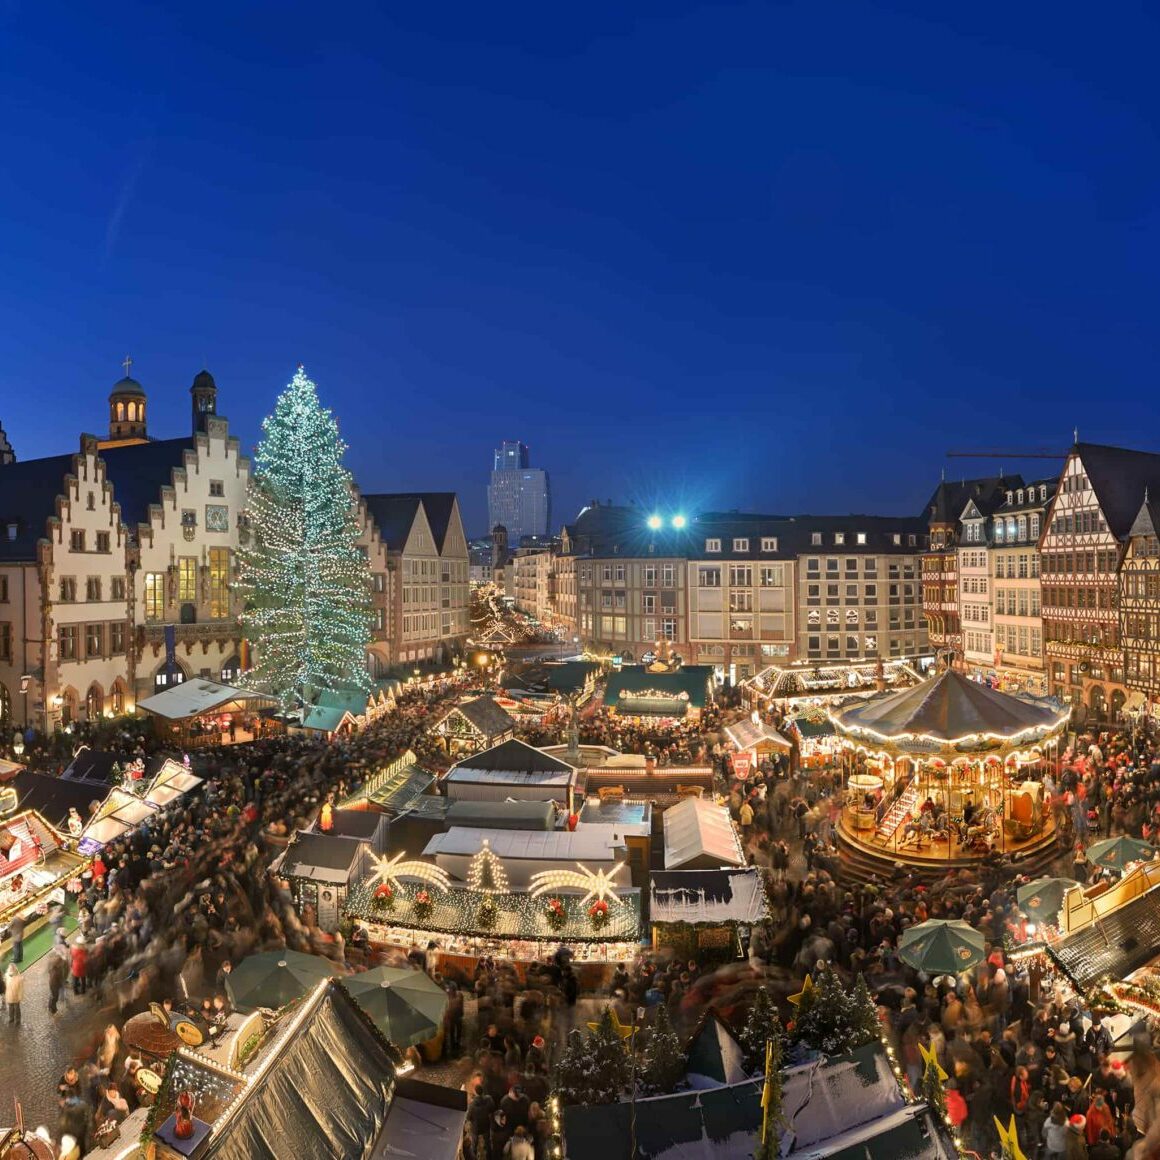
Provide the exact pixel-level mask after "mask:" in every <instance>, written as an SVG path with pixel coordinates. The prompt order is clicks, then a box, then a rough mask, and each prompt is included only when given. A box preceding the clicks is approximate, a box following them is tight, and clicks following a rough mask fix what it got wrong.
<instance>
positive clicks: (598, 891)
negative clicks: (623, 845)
mask: <svg viewBox="0 0 1160 1160" xmlns="http://www.w3.org/2000/svg"><path fill="white" fill-rule="evenodd" d="M576 865H577V866H579V867H580V869H579V870H578V871H577V870H541V871H540V872H539V873H538V874H533V875H532V879H531V886H532V889H531V896H532V897H533V898H538V897H539V896H540V895H541V894H547V893H548V891H550V890H559V889H561V888H565V889H566V888H568V887H572V888H573V889H576V890H586V891H587V892H588V893H587V894H585V895H584V897H583V898H582V899H580V905H581V906H584V905H586V904H587V903H588V902H589V901H591V900H592V899H596V900H597V901H599V902H619V901H620V899H619V898H617V896H616V883H615V882H614V881H613V879H614V878H615V877H616V876H617V874H619V873H620V871H621V870H623V869H624V863H623V862H617V864H616V865H615V866H613V868H612V869H611V870H596V871H592V870H589V869H588V868H587V867H586V866H584V865H582V864H581V863H580V862H577V863H576Z"/></svg>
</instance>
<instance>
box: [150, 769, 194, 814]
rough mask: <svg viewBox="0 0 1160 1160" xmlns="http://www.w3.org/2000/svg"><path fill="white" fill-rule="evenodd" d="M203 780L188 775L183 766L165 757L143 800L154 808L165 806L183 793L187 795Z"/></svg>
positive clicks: (190, 774)
mask: <svg viewBox="0 0 1160 1160" xmlns="http://www.w3.org/2000/svg"><path fill="white" fill-rule="evenodd" d="M203 780H204V779H203V778H200V777H196V776H195V775H194V774H192V773H190V772H189V770H188V769H186V768H185V766H184V765H181V764H179V763H178V762H176V761H174V760H172V758H168V757H167V758H166V759H165V761H164V762H163V763H162V765H161V768H160V769H159V770H158V771H157V776H156V777H154V779H153V784H152V785H150V786H149V789H148V790H147V791H146V793H145V800H146V801H147V802H151V803H152V804H153V805H155V806H167V805H169V803H170V802H171V801H173V800H175V799H176V798H179V797H181V795H182V794H183V793H189V791H190V790H191V789H194V788H196V787H197V786H199V785H201V783H202V781H203Z"/></svg>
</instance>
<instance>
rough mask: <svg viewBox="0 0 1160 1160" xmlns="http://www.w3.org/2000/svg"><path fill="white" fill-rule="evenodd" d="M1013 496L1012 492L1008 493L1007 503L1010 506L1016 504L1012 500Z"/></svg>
mask: <svg viewBox="0 0 1160 1160" xmlns="http://www.w3.org/2000/svg"><path fill="white" fill-rule="evenodd" d="M1012 494H1013V493H1012V492H1008V493H1007V502H1008V503H1009V504H1010V503H1012V502H1014V501H1013V500H1012Z"/></svg>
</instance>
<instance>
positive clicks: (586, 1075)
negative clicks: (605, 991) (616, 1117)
mask: <svg viewBox="0 0 1160 1160" xmlns="http://www.w3.org/2000/svg"><path fill="white" fill-rule="evenodd" d="M553 1080H554V1082H555V1087H556V1093H557V1095H559V1097H560V1099H561V1100H562V1101H563V1102H564V1103H565V1104H582V1105H591V1104H612V1103H615V1102H616V1101H617V1100H618V1099H619V1098H620V1096H621V1093H622V1092H623V1091H624V1089H625V1087H627V1085H628V1080H629V1059H628V1051H627V1050H626V1048H625V1045H624V1040H623V1039H621V1037H620V1036H619V1035H618V1034H617V1033H616V1030H615V1029H614V1028H613V1025H612V1014H611V1012H610V1010H609V1009H608V1008H605V1011H604V1014H603V1015H602V1016H601V1017H600V1022H599V1024H598V1025H597V1027H596V1030H595V1031H593V1032H591V1033H590V1034H589V1035H587V1036H585V1035H583V1034H582V1033H581V1032H579V1031H573V1032H572V1033H571V1035H569V1036H568V1042H567V1044H566V1046H565V1048H564V1053H563V1054H562V1055H561V1056H560V1059H559V1062H558V1063H557V1064H556V1070H555V1072H554V1074H553Z"/></svg>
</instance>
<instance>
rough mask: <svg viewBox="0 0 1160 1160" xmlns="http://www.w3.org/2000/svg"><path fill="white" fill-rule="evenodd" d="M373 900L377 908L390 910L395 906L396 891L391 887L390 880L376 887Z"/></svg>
mask: <svg viewBox="0 0 1160 1160" xmlns="http://www.w3.org/2000/svg"><path fill="white" fill-rule="evenodd" d="M371 902H372V903H373V905H374V907H375V909H376V910H390V909H392V908H393V907H394V905H395V892H394V891H393V890H392V889H391V886H390V883H389V882H383V883H382V884H381V885H379V886H376V887H375V893H374V896H373V897H372V899H371Z"/></svg>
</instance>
